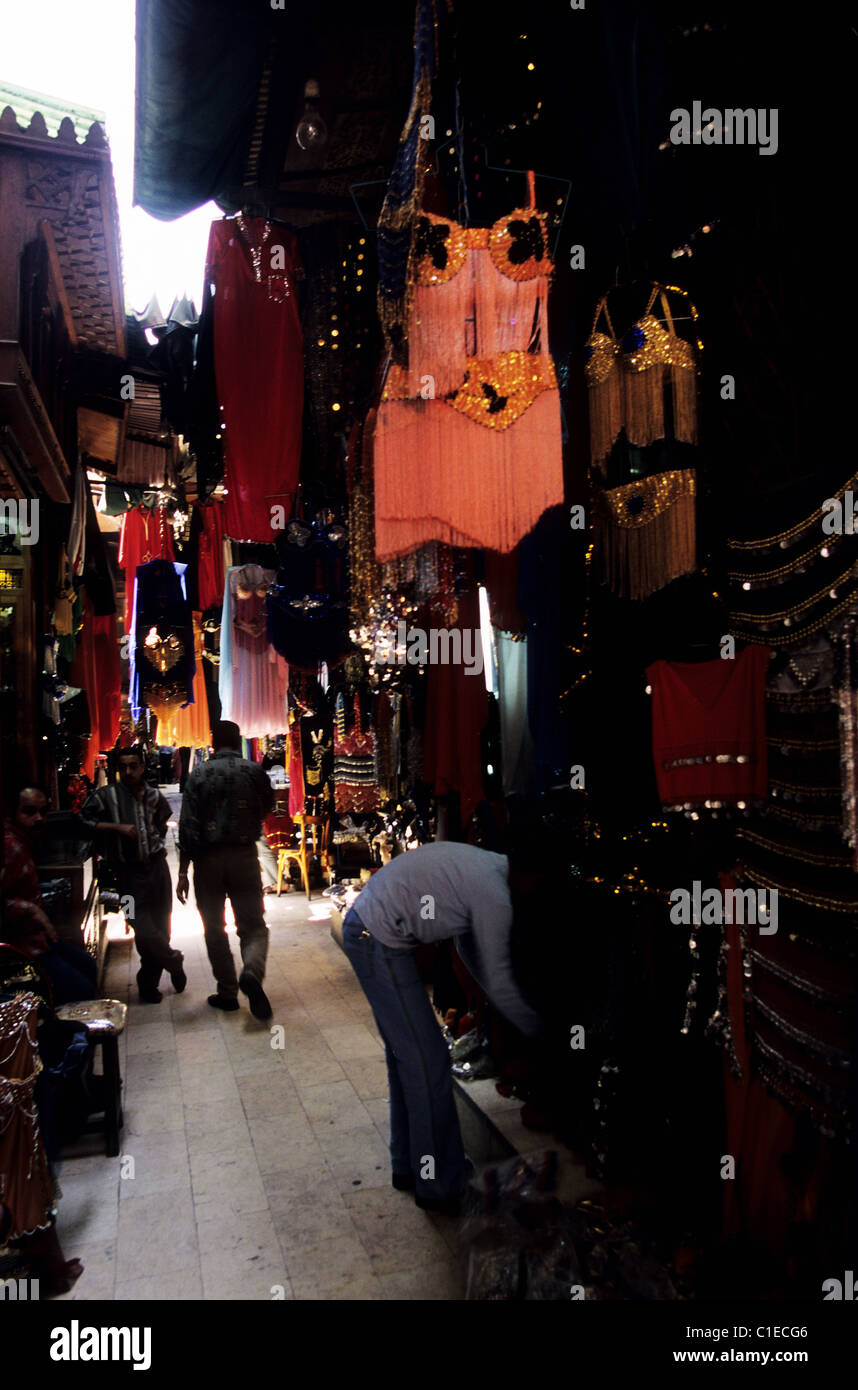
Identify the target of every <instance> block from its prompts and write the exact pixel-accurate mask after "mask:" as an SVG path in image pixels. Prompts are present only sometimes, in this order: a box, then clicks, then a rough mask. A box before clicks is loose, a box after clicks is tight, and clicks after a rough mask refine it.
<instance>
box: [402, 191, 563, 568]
mask: <svg viewBox="0 0 858 1390" xmlns="http://www.w3.org/2000/svg"><path fill="white" fill-rule="evenodd" d="M416 246H417V273H416V284H415V291H414V304H413V309H412V315H411V323H410V325H409V335H408V350H409V367H408V368H407V369H405V368H402V367H399V366H396V365H394V366H392V367H391V369H390V372H389V375H388V378H387V382H386V386H385V390H384V393H383V396H382V403H381V406H380V408H379V411H378V422H377V426H376V434H375V538H376V556H377V558H378V559H379V560H380V561H382V562H384V561H387V560H391V559H393V558H394V557H396V556H399V555H405V554H407V553H408V552H409V551H411V550H415V549H416V548H417V547H418V546H421V545H424V544H425V543H426V542H427V541H441V542H444V543H446V544H447V545H454V546H462V547H485V548H487V549H491V550H498V551H502V552H508V551H510V550H512V549H513V548H514V546H515V545H516V544H517V543H518V541H520V540H521V538H522V536H524V535H526V534H527V533H528V531H530V530H531V529H532V528H533V526H535V524H536V522H537V521H538V520H539V518H540V517H541V516H542V514H543V512H544V511H546V510H547V509H548V508H549V507H551V506H554V505H555V504H556V503H558V502H562V500H563V460H562V445H561V425H560V399H559V393H558V390H557V380H556V377H555V374H554V365H553V363H552V361H551V358H550V356H549V353H548V315H547V299H548V282H549V277H550V275H551V269H552V266H551V260H550V257H549V253H548V240H547V233H546V225H545V219H544V217H543V216H542V215H541V214H539V213H536V212H534V211H532V210H529V209H528V210H523V211H516V212H513V213H510V214H509V216H507V217H503V218H501V219H500V220H499V221H498V222H496V223H495V225H494V226H493V227H491V228H483V227H477V228H465V227H460V226H459V225H458V224H457V223H455V222H451V221H449V220H448V219H444V218H440V217H436V216H434V215H432V214H430V213H426V214H424V215H422V216H421V217H420V218H419V219H418V224H417V242H416ZM469 329H470V330H471V332H470V335H469Z"/></svg>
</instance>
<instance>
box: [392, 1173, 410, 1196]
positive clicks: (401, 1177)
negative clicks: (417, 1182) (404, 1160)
mask: <svg viewBox="0 0 858 1390" xmlns="http://www.w3.org/2000/svg"><path fill="white" fill-rule="evenodd" d="M390 1181H391V1182H392V1183H393V1186H394V1187H395V1188H396V1190H397V1192H413V1191H414V1174H413V1173H394V1174H393V1176H392V1177H391V1179H390Z"/></svg>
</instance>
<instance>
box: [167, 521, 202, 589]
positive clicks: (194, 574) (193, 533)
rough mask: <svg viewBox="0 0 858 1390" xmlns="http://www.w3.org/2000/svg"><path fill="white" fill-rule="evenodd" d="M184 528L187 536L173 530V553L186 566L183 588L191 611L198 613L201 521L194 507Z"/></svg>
mask: <svg viewBox="0 0 858 1390" xmlns="http://www.w3.org/2000/svg"><path fill="white" fill-rule="evenodd" d="M168 524H169V523H168ZM171 529H172V528H171ZM186 529H187V536H185V535H183V534H179V535H177V534H176V531H175V530H173V553H174V555H175V557H176V559H177V560H178V562H179V564H182V565H186V566H187V568H186V570H185V588H186V590H187V594H188V603H189V604H190V605H191V611H192V612H194V613H200V612H202V609H203V607H204V605H203V604H202V603H201V602H200V577H199V559H200V532H201V531H202V529H203V523H202V518H201V516H200V514H199V511H198V510H197V508H196V507H194V508H193V509H192V511H191V519H190V524H189V525H188V526H187V528H186Z"/></svg>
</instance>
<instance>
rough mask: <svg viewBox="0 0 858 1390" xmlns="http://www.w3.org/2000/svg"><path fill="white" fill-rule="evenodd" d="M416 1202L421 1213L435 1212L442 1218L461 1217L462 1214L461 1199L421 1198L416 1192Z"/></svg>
mask: <svg viewBox="0 0 858 1390" xmlns="http://www.w3.org/2000/svg"><path fill="white" fill-rule="evenodd" d="M414 1200H415V1202H416V1203H417V1205H418V1207H420V1209H421V1211H434V1212H437V1213H438V1214H439V1215H440V1216H461V1214H462V1199H461V1197H419V1196H418V1195H417V1193H416V1192H415V1194H414Z"/></svg>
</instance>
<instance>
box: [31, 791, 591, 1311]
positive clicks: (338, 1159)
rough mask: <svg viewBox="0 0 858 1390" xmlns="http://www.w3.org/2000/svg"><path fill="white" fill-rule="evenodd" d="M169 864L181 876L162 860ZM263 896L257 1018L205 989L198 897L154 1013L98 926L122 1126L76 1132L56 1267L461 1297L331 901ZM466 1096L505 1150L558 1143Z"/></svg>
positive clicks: (168, 1289)
mask: <svg viewBox="0 0 858 1390" xmlns="http://www.w3.org/2000/svg"><path fill="white" fill-rule="evenodd" d="M171 799H172V801H173V803H174V805H175V806H177V805H178V798H177V797H175V796H174V797H173V798H171ZM171 869H172V873H173V879H174V882H175V876H176V860H175V851H174V850H173V849H171ZM265 905H266V906H265V910H266V917H267V920H268V925H269V929H270V946H269V957H268V973H267V975H266V980H265V988H266V991H267V993H268V996H269V998H270V1000H271V1003H272V1006H273V1009H274V1017H273V1019H272V1020H271V1021H270V1023H268V1024H262V1023H259V1022H257V1021H256V1020H255V1019H254V1018H253V1017H252V1015H251V1014H250V1013H249V1011H248V1009H247V1001H246V999H244V996H241V999H242V1007H241V1009H240V1011H239V1012H238V1013H232V1014H223V1013H220V1012H219V1011H217V1010H214V1009H212V1008H210V1007H209V1005H208V1004H207V1002H206V996H207V995H208V994H209V993H211V992H212V990H213V988H214V983H213V980H212V976H211V971H210V968H209V964H208V958H207V956H206V952H205V945H204V942H203V936H202V927H201V924H200V919H199V914H198V913H197V910H196V907H195V905H194V902H193V893H192V895H191V901H190V902H189V903H188V904H187V905H186V906H185V907H182V906H181V904H179V903H178V901H174V910H173V940H174V943H175V944H176V945H177V946H178V947H179V949H180V950H182V951H184V953H185V969H186V971H187V975H188V987H187V989H186V991H185V993H184V994H182V995H176V994H174V993H173V991H172V987H171V985H170V983H169V981H168V980H167V979H166V977H164V980H163V981H162V989H163V991H164V993H163V998H162V1000H161V1003H160V1004H157V1005H140V1004H138V1003H137V1002H136V1001H137V990H136V986H135V983H134V976H135V974H136V971H137V966H138V961H137V955H136V952H135V950H134V946H133V940H132V938H131V937H130V936H126V935H125V933H124V928H123V926H122V924H121V920H119V919H117V918H116V917H112V918H111V919H110V921H111V922H112V923H113V924H114V925H113V926H112V927H111V938H112V940H111V945H110V951H109V956H108V964H107V972H106V977H105V981H104V993H105V994H106V995H108V996H110V997H113V998H116V999H121V1000H127V1001H128V1024H127V1027H126V1030H125V1032H124V1034H123V1036H122V1038H121V1040H120V1062H121V1067H122V1075H123V1079H124V1111H125V1126H124V1130H123V1132H122V1137H121V1152H120V1156H119V1157H118V1158H106V1157H105V1156H104V1153H103V1148H102V1146H101V1145H100V1143H99V1139H98V1136H88V1137H87V1138H86V1139H84V1140H82V1141H81V1142H80V1144H79V1145H78V1146H77V1149H76V1150H75V1152H74V1156H69V1157H66V1158H65V1159H64V1163H63V1167H62V1171H61V1174H60V1182H61V1186H62V1190H63V1197H62V1200H61V1202H60V1204H59V1221H58V1230H59V1234H60V1239H61V1241H62V1244H63V1248H64V1250H65V1252H66V1256H67V1257H71V1256H78V1257H79V1258H80V1259H81V1260H82V1261H83V1263H84V1265H85V1271H84V1274H83V1276H82V1277H81V1279H80V1280H79V1281H78V1282H77V1284H76V1285H75V1286H74V1288H73V1289H72V1291H71V1292H70V1293H69V1294H67V1295H64V1297H65V1298H67V1299H75V1300H99V1299H133V1298H142V1299H169V1300H175V1299H179V1300H181V1299H239V1300H240V1299H272V1298H284V1299H421V1300H422V1299H436V1300H437V1299H460V1298H462V1297H463V1296H464V1291H465V1276H466V1268H465V1266H466V1258H465V1255H464V1253H463V1252H462V1251H461V1250H460V1249H459V1248H457V1226H456V1223H455V1222H454V1221H451V1220H450V1219H448V1218H444V1217H435V1216H428V1215H427V1214H426V1213H424V1212H421V1211H420V1210H418V1208H417V1207H415V1205H414V1202H413V1199H412V1197H411V1196H410V1195H409V1194H408V1193H403V1192H396V1191H394V1189H393V1188H392V1187H391V1184H390V1164H389V1158H388V1152H387V1123H388V1105H387V1072H386V1067H385V1063H384V1053H383V1049H382V1045H381V1042H380V1039H379V1037H378V1035H377V1033H376V1030H375V1023H374V1020H373V1017H372V1012H371V1010H370V1007H369V1005H368V1003H367V1001H366V999H365V997H364V994H363V991H362V990H361V988H360V985H359V984H358V981H357V979H356V977H355V975H354V973H353V971H352V969H351V967H350V965H349V963H348V961H347V960H346V958H345V956H344V955H343V954H342V952H341V951H340V950H339V948H338V947H337V946H336V945H335V944H334V942H333V941H332V939H331V937H330V934H329V922H330V918H329V909H328V904H327V900H326V899H324V898H321V897H320V896H318V895H317V896H315V897H314V898H313V900H312V901H311V902H310V903H309V904H308V903H307V900H306V898H305V897H304V895H303V893H301V894H292V893H290V894H284V895H283V897H281V898H280V899H278V898H276V897H274V896H273V895H272V896H267V897H266V899H265ZM227 920H228V921H229V920H230V909H229V906H227ZM230 939H231V942H232V945H233V950H234V955H235V957H236V960H238V943H237V940H236V938H235V936H234V935H233V934H232V933H230ZM281 1043H282V1046H281V1045H280V1044H281ZM468 1091H469V1095H470V1096H471V1097H472V1098H473V1099H474V1100H475V1102H476V1104H477V1106H478V1107H479V1109H480V1110H481V1111H482V1112H483V1113H484V1114H485V1115H486V1116H487V1117H488V1118H489V1119H490V1120H491V1122H492V1124H493V1125H494V1126H495V1127H496V1129H497V1130H498V1131H500V1134H501V1135H502V1136H503V1138H504V1139H506V1140H507V1141H508V1142H509V1143H510V1144H511V1145H512V1146H513V1148H514V1149H516V1150H518V1151H519V1152H521V1153H532V1152H534V1151H535V1150H539V1149H541V1148H544V1147H546V1146H547V1145H549V1144H552V1145H553V1141H551V1139H550V1136H547V1135H535V1134H534V1133H533V1132H532V1131H530V1130H527V1129H525V1128H524V1126H523V1125H522V1124H521V1121H520V1119H519V1111H520V1108H521V1107H520V1102H518V1101H517V1100H514V1099H504V1097H502V1096H500V1095H498V1093H497V1091H496V1089H495V1085H494V1082H493V1081H481V1082H473V1083H471V1084H470V1085H469V1087H468ZM471 1128H473V1127H471ZM489 1142H490V1144H491V1143H493V1142H494V1141H491V1140H490V1141H489ZM553 1146H554V1147H556V1145H553ZM498 1154H499V1149H498V1147H497V1145H495V1147H494V1150H493V1154H492V1155H491V1156H492V1157H497V1156H498ZM475 1156H476V1155H475ZM485 1156H486V1157H489V1156H490V1155H489V1154H486V1155H485ZM560 1159H561V1162H560V1174H561V1180H560V1190H559V1195H560V1196H561V1197H562V1198H564V1199H565V1200H567V1201H570V1202H571V1201H575V1200H577V1199H578V1198H579V1197H581V1196H585V1195H590V1194H591V1193H592V1192H593V1191H594V1190H596V1185H595V1184H594V1183H592V1182H590V1181H589V1180H588V1179H587V1177H586V1174H585V1172H584V1168H583V1166H582V1165H581V1164H580V1162H578V1161H577V1160H576V1158H575V1157H574V1155H572V1154H569V1153H568V1152H566V1151H561V1154H560Z"/></svg>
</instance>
